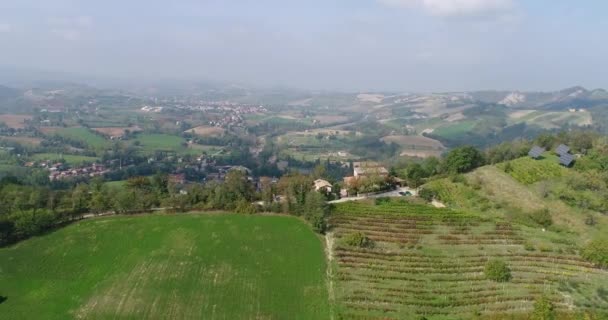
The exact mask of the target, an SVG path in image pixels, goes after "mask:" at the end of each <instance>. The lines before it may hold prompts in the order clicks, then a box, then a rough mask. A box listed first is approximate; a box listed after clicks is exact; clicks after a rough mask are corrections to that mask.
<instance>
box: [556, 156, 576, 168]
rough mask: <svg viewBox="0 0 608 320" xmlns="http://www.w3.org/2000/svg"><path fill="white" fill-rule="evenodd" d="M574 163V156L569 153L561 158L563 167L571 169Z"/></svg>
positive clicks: (560, 161)
mask: <svg viewBox="0 0 608 320" xmlns="http://www.w3.org/2000/svg"><path fill="white" fill-rule="evenodd" d="M573 161H574V156H573V155H571V154H569V153H564V154H562V155H561V156H560V157H559V163H560V164H561V165H562V166H566V167H569V166H570V165H571V164H572V162H573Z"/></svg>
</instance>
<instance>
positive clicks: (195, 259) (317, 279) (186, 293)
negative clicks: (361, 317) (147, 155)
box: [0, 215, 329, 320]
mask: <svg viewBox="0 0 608 320" xmlns="http://www.w3.org/2000/svg"><path fill="white" fill-rule="evenodd" d="M325 272H326V271H325V260H324V254H323V247H322V244H321V242H320V241H319V239H318V238H317V236H316V235H315V234H314V233H313V232H312V231H311V230H310V228H309V227H308V226H307V225H306V224H304V223H303V222H300V221H299V220H297V219H295V218H291V217H282V216H244V215H181V216H143V217H112V218H103V219H94V220H88V221H83V222H80V223H76V224H74V225H71V226H68V227H66V228H63V229H60V230H58V231H56V232H53V233H51V234H48V235H45V236H41V237H37V238H33V239H30V240H27V241H24V242H21V243H19V244H18V245H16V246H13V247H9V248H3V249H0V296H4V297H6V298H7V299H6V301H4V302H3V303H0V314H1V315H2V318H3V319H70V318H76V319H226V320H228V319H328V318H329V306H328V294H327V285H326V282H325V274H326V273H325Z"/></svg>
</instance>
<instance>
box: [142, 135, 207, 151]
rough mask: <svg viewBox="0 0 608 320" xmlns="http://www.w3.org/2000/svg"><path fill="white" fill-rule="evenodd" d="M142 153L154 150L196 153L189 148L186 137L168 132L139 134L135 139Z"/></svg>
mask: <svg viewBox="0 0 608 320" xmlns="http://www.w3.org/2000/svg"><path fill="white" fill-rule="evenodd" d="M135 141H137V143H138V144H139V148H140V150H141V151H142V152H143V153H146V154H150V153H154V152H155V151H169V152H176V153H197V152H198V151H197V150H196V149H193V148H189V147H188V145H187V142H186V139H184V138H182V137H180V136H175V135H170V134H140V135H138V136H137V138H136V140H135Z"/></svg>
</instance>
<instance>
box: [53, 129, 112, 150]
mask: <svg viewBox="0 0 608 320" xmlns="http://www.w3.org/2000/svg"><path fill="white" fill-rule="evenodd" d="M55 134H56V135H58V136H60V137H64V138H68V139H72V140H76V141H82V142H84V143H86V144H87V145H88V146H90V147H92V148H103V147H105V146H107V145H108V143H109V141H108V140H106V139H104V138H103V137H101V136H99V135H97V134H95V133H93V132H91V131H90V130H89V129H87V128H83V127H73V128H63V129H60V130H58V131H56V132H55Z"/></svg>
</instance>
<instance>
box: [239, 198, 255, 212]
mask: <svg viewBox="0 0 608 320" xmlns="http://www.w3.org/2000/svg"><path fill="white" fill-rule="evenodd" d="M234 211H235V212H236V213H244V214H254V213H256V212H257V211H258V210H257V208H256V206H255V205H253V204H251V203H249V202H248V201H247V200H245V199H240V200H239V201H237V203H236V208H235V209H234Z"/></svg>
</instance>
